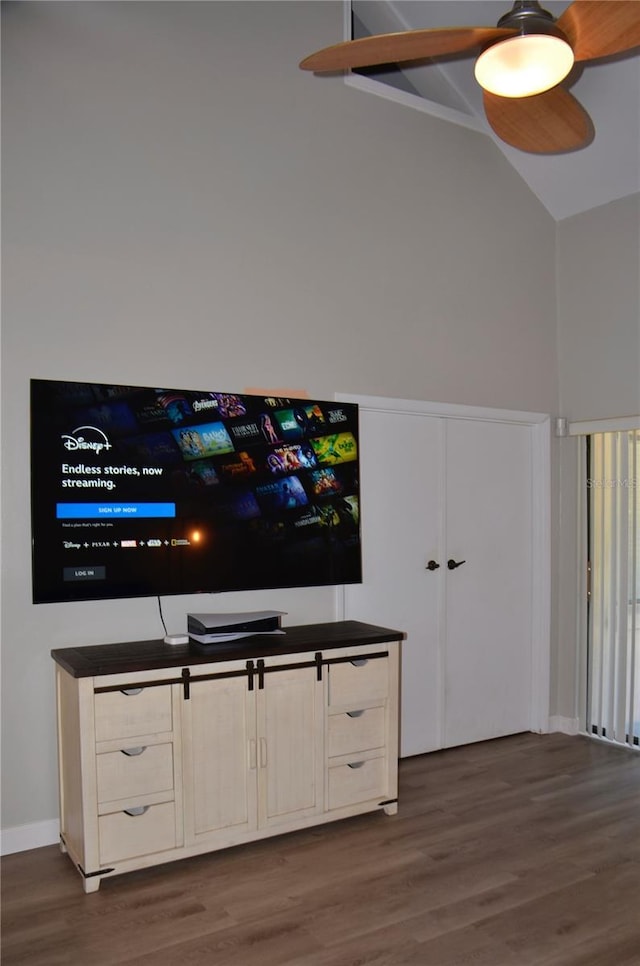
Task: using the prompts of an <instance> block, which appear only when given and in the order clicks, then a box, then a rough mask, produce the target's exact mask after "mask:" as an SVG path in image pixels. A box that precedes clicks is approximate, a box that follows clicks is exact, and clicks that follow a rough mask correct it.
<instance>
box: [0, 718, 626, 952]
mask: <svg viewBox="0 0 640 966" xmlns="http://www.w3.org/2000/svg"><path fill="white" fill-rule="evenodd" d="M2 887H3V906H2V916H3V934H2V957H1V961H2V964H3V966H18V964H20V966H22V964H24V966H27V964H28V966H124V964H126V966H374V964H375V966H403V964H412V966H463V964H464V966H640V754H636V753H634V752H633V751H630V750H626V749H623V748H616V747H610V746H606V745H603V744H600V743H598V742H595V741H591V740H589V739H588V738H584V737H568V736H566V735H557V734H554V735H531V734H525V735H515V736H513V737H510V738H502V739H498V740H496V741H489V742H483V743H481V744H477V745H469V746H466V747H463V748H455V749H450V750H447V751H441V752H436V753H434V754H430V755H422V756H419V757H416V758H409V759H405V760H403V761H402V762H401V765H400V808H399V812H398V814H397V815H396V816H389V817H388V816H385V815H384V814H382V813H373V814H370V815H365V816H359V817H358V818H354V819H349V820H347V821H344V822H339V823H334V824H329V825H324V826H321V827H319V828H315V829H310V830H308V831H303V832H297V833H293V834H290V835H286V836H281V837H278V838H272V839H267V840H263V841H262V842H257V843H252V844H250V845H246V846H241V847H238V848H235V849H230V850H227V851H225V852H217V853H213V854H210V855H206V856H200V857H198V858H195V859H187V860H184V861H181V862H174V863H170V864H167V865H164V866H160V867H156V868H153V869H147V870H142V871H139V872H133V873H130V874H128V875H123V876H119V877H116V878H113V879H108V880H105V881H104V882H103V883H102V885H101V887H100V891H99V892H97V893H95V894H93V895H88V896H87V895H85V894H84V893H83V891H82V885H81V881H80V877H79V876H78V874H77V872H76V871H75V870H74V868H73V866H72V864H71V862H70V861H69V859H68V857H67V856H65V855H62V854H61V853H60V852H59V850H58V848H57V847H56V846H50V847H47V848H42V849H37V850H34V851H32V852H23V853H18V854H16V855H10V856H7V857H6V858H5V859H4V860H3V876H2Z"/></svg>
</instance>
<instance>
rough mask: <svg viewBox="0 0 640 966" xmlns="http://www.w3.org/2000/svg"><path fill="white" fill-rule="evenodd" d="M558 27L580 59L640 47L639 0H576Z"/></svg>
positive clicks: (578, 59) (604, 55) (577, 58)
mask: <svg viewBox="0 0 640 966" xmlns="http://www.w3.org/2000/svg"><path fill="white" fill-rule="evenodd" d="M557 26H558V27H559V28H560V30H562V31H563V33H564V34H565V35H566V37H567V39H568V41H569V43H570V44H571V46H572V47H573V53H574V56H575V59H576V60H577V61H581V60H594V59H595V58H597V57H608V56H609V54H619V53H620V52H621V51H623V50H631V48H633V47H638V46H640V3H638V0H574V3H572V4H571V5H570V6H568V7H567V9H566V10H565V11H564V13H563V14H562V16H561V17H560V18H559V19H558V22H557Z"/></svg>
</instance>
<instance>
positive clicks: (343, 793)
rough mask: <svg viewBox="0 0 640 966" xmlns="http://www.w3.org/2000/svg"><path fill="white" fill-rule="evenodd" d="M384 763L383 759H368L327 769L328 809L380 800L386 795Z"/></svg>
mask: <svg viewBox="0 0 640 966" xmlns="http://www.w3.org/2000/svg"><path fill="white" fill-rule="evenodd" d="M385 762H386V759H385V758H383V757H381V758H369V759H368V760H367V761H354V762H351V764H348V765H334V766H333V767H331V768H329V808H330V809H331V808H340V807H341V806H343V805H355V804H356V803H357V802H366V801H368V800H369V799H371V798H378V797H380V798H382V797H383V796H384V795H385V794H386V789H385Z"/></svg>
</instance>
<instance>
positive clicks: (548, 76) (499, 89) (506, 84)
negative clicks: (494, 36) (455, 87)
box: [475, 34, 574, 97]
mask: <svg viewBox="0 0 640 966" xmlns="http://www.w3.org/2000/svg"><path fill="white" fill-rule="evenodd" d="M573 61H574V57H573V50H572V49H571V47H570V46H569V44H568V43H567V42H566V40H563V39H562V38H561V37H556V36H553V35H551V34H526V35H522V34H520V35H518V36H517V37H508V38H507V39H506V40H501V41H499V42H498V43H497V44H493V45H492V46H491V47H488V48H487V49H486V50H485V51H483V53H482V54H480V56H479V57H478V59H477V61H476V65H475V75H476V80H477V81H478V83H479V84H480V86H481V87H483V88H484V89H485V90H486V91H489V92H490V93H492V94H498V95H499V96H500V97H530V96H531V95H533V94H541V93H542V92H543V91H548V90H550V89H551V88H552V87H555V86H556V84H559V83H560V81H561V80H563V79H564V78H565V77H566V76H567V74H568V73H569V71H570V70H571V68H572V67H573Z"/></svg>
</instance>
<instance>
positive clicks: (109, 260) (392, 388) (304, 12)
mask: <svg viewBox="0 0 640 966" xmlns="http://www.w3.org/2000/svg"><path fill="white" fill-rule="evenodd" d="M3 14H4V21H5V23H4V32H3V42H4V56H3V74H4V81H3V88H4V89H3V124H4V138H3V151H4V162H3V167H4V170H3V175H4V193H3V208H4V226H3V228H4V231H3V248H4V279H5V284H4V311H3V333H2V339H3V351H2V370H3V381H2V394H3V402H4V406H3V414H2V418H3V463H2V470H3V511H4V523H3V541H2V546H3V549H4V555H3V604H4V606H3V614H2V651H3V662H4V669H3V688H4V696H3V702H2V713H3V720H4V727H3V740H4V743H5V744H4V750H3V772H4V780H3V796H4V801H3V827H5V828H7V827H13V826H18V825H21V824H30V823H38V822H44V821H46V820H48V819H54V818H55V817H56V816H57V798H56V789H57V785H56V761H55V713H54V693H53V664H52V662H51V659H50V657H49V652H50V649H51V648H52V647H63V646H67V645H73V644H84V643H88V644H90V643H98V642H105V641H116V640H127V639H130V640H133V639H141V638H149V637H158V636H160V634H161V625H160V622H159V619H158V616H157V604H156V602H155V600H137V601H123V602H105V603H83V604H72V605H39V606H33V605H32V604H31V603H30V600H31V598H30V558H29V541H30V524H29V487H28V481H29V464H28V439H29V426H28V380H29V378H30V377H48V378H60V379H72V380H73V379H78V380H92V379H95V380H104V381H113V382H127V383H134V384H143V385H145V384H151V385H154V384H168V385H174V386H180V387H185V388H188V387H193V388H215V389H227V390H231V391H233V390H237V391H239V390H242V389H243V388H245V387H248V386H264V387H272V388H275V387H286V386H290V387H295V388H301V389H306V390H308V391H309V392H310V393H311V394H314V395H318V396H321V397H322V396H329V397H330V396H332V395H333V393H334V392H336V391H342V392H351V393H361V394H374V395H387V396H392V397H399V398H416V399H428V400H436V401H443V402H458V403H466V404H477V405H483V406H495V407H500V408H513V409H519V410H535V411H542V412H551V413H553V412H556V411H557V371H556V330H555V313H556V308H555V253H554V239H555V225H554V223H553V221H552V220H551V218H550V216H549V215H548V214H547V213H546V212H545V211H544V209H543V208H542V207H541V205H540V204H539V203H538V202H537V200H536V199H535V198H534V196H533V195H532V194H531V193H530V192H529V190H528V189H527V188H526V186H525V185H524V184H523V182H522V181H521V180H520V178H519V176H518V175H517V174H515V173H514V171H513V170H512V169H511V168H510V167H509V165H508V164H507V162H506V160H505V159H504V158H503V157H502V155H501V154H500V152H499V151H498V150H497V149H496V148H495V147H494V146H493V144H492V143H491V141H490V140H489V139H486V138H484V137H483V136H482V135H479V134H476V133H474V132H471V131H468V130H465V129H463V128H459V127H456V126H454V125H450V124H447V123H446V122H442V121H439V120H437V119H435V118H431V117H428V116H425V115H422V114H418V113H415V112H413V111H411V110H410V109H404V108H400V107H398V106H397V105H394V104H391V103H389V102H387V101H385V100H382V99H379V98H376V97H374V96H371V95H368V94H364V93H362V92H359V91H356V90H353V89H351V88H348V87H347V86H346V85H344V84H343V83H342V81H341V80H340V79H339V78H337V77H326V78H319V77H314V76H312V75H309V74H307V73H303V72H301V71H299V70H298V68H297V62H298V60H299V59H300V58H301V57H302V56H304V55H305V54H307V53H309V52H311V51H313V50H314V49H316V48H318V47H321V46H324V45H325V44H328V43H331V42H334V41H336V40H338V39H340V37H341V31H342V8H341V5H340V4H338V3H332V2H318V3H314V2H300V3H299V2H284V3H275V2H258V3H250V2H246V3H236V2H230V3H225V2H214V3H208V2H201V3H180V2H175V3H174V2H166V3H158V4H156V3H154V2H147V3H126V4H125V3H122V4H121V3H119V4H115V3H101V2H96V3H73V2H72V3H22V4H9V5H3ZM407 458H408V460H409V459H410V454H407ZM263 604H268V606H277V607H281V608H282V609H285V610H288V611H289V618H288V622H289V623H303V622H309V621H314V620H322V619H331V618H332V617H333V616H334V600H333V595H332V592H331V591H329V590H315V591H314V590H310V591H290V592H287V593H282V594H275V595H274V594H273V593H269V594H268V595H264V596H261V595H246V596H240V598H239V599H238V598H237V597H236V598H232V599H228V598H227V599H224V600H222V599H220V598H217V599H215V601H214V603H213V604H211V609H214V608H218V609H231V608H232V607H233V608H235V607H243V608H244V609H249V608H253V607H254V606H261V605H263ZM189 606H191V607H192V608H193V606H194V602H193V599H192V600H187V599H184V598H178V599H176V598H172V599H165V601H164V608H165V612H166V614H167V617H168V623H169V626H170V629H178V628H180V627H182V626H183V625H184V614H185V612H186V610H188V609H189ZM196 606H197V609H198V610H202V609H206V608H207V606H209V605H207V604H205V603H203V601H202V600H201V599H199V600H198V601H197V604H196Z"/></svg>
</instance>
